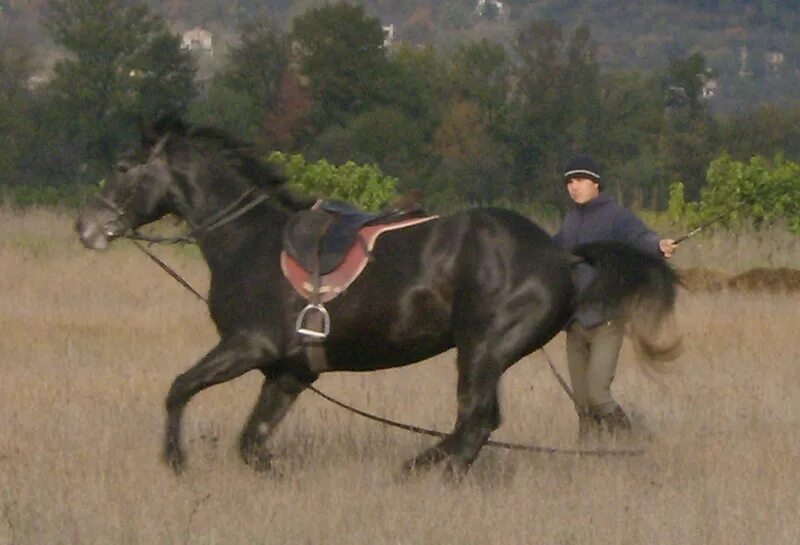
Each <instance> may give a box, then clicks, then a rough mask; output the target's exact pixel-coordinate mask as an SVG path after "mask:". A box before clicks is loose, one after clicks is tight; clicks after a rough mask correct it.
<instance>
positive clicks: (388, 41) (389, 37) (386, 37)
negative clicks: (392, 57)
mask: <svg viewBox="0 0 800 545" xmlns="http://www.w3.org/2000/svg"><path fill="white" fill-rule="evenodd" d="M393 42H394V23H392V24H390V25H383V47H390V46H391V45H392V43H393Z"/></svg>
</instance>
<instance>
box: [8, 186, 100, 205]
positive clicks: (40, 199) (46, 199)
mask: <svg viewBox="0 0 800 545" xmlns="http://www.w3.org/2000/svg"><path fill="white" fill-rule="evenodd" d="M96 192H97V186H93V185H54V186H44V185H42V186H6V187H3V188H2V193H0V195H2V201H3V203H4V204H5V205H6V206H11V207H12V208H30V207H34V206H50V207H65V208H80V207H81V206H83V205H84V204H86V203H87V202H88V200H89V199H90V198H91V197H92V195H94V194H95V193H96Z"/></svg>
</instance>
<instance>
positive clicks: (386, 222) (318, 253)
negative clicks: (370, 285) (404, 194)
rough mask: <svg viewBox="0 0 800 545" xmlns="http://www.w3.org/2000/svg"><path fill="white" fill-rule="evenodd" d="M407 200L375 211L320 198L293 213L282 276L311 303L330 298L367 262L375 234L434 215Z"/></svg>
mask: <svg viewBox="0 0 800 545" xmlns="http://www.w3.org/2000/svg"><path fill="white" fill-rule="evenodd" d="M408 201H409V199H405V200H404V201H400V202H398V203H397V205H396V206H392V207H391V208H388V209H385V210H383V211H381V212H378V213H373V212H365V211H363V210H360V209H358V208H356V207H355V206H353V205H351V204H349V203H346V202H342V201H320V202H318V203H317V204H315V205H314V206H313V207H312V208H311V209H310V210H304V211H301V212H298V213H296V214H294V215H293V216H292V217H291V218H290V220H289V222H288V223H287V224H286V227H285V228H284V232H283V251H282V252H281V257H280V259H281V270H282V271H283V274H284V276H285V277H286V279H287V280H288V281H289V283H291V285H292V286H293V287H294V289H295V290H296V291H297V292H298V293H299V294H300V295H302V296H303V297H304V298H305V299H307V300H309V301H311V302H312V303H315V304H321V303H326V302H328V301H330V300H332V299H334V298H335V297H336V296H338V295H339V294H340V293H342V292H343V291H344V290H345V289H346V288H347V287H348V286H349V285H350V284H352V283H353V281H354V280H355V279H356V278H358V276H359V275H360V274H361V272H362V271H363V270H364V268H365V267H366V266H367V263H368V262H369V260H370V257H371V253H372V248H373V247H374V245H375V241H376V240H377V238H378V236H380V234H381V233H384V232H386V231H392V230H395V229H401V228H403V227H409V226H411V225H416V224H419V223H423V222H426V221H430V220H432V219H434V218H436V217H438V216H427V215H425V214H424V212H423V211H422V210H421V208H420V207H419V204H418V202H417V201H416V200H415V199H414V200H411V201H410V202H408Z"/></svg>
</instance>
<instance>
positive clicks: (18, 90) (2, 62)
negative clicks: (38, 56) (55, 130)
mask: <svg viewBox="0 0 800 545" xmlns="http://www.w3.org/2000/svg"><path fill="white" fill-rule="evenodd" d="M32 74H33V53H32V50H31V47H30V45H28V44H27V43H25V42H24V40H23V39H21V37H19V36H16V35H13V34H12V33H11V32H9V31H8V30H7V29H2V30H0V149H2V153H0V180H3V181H6V180H7V181H8V182H10V183H14V182H16V183H19V182H20V181H21V180H22V179H24V177H25V175H24V173H23V171H22V170H23V169H22V168H21V166H22V163H23V162H24V161H25V157H26V155H28V153H29V146H30V145H31V142H32V140H33V133H34V127H33V125H32V123H31V119H30V110H31V106H32V100H33V97H32V93H31V92H30V90H29V89H28V87H27V83H28V79H29V78H30V77H31V75H32Z"/></svg>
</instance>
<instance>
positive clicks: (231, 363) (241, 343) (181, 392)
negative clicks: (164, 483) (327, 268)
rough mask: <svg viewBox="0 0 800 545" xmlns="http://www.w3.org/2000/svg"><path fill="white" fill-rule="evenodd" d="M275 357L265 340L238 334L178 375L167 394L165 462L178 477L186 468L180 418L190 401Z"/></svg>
mask: <svg viewBox="0 0 800 545" xmlns="http://www.w3.org/2000/svg"><path fill="white" fill-rule="evenodd" d="M274 357H275V348H274V346H272V345H270V343H266V342H265V339H264V337H263V336H255V335H247V334H244V333H242V334H237V335H233V336H231V337H227V338H224V339H222V340H221V341H220V342H219V344H217V346H215V347H214V348H213V349H211V351H210V352H209V353H208V354H206V355H205V356H204V357H203V358H202V359H201V360H200V361H199V362H197V363H196V364H195V365H194V367H192V368H191V369H189V370H188V371H186V372H185V373H182V374H180V375H178V377H177V378H175V380H174V381H173V383H172V387H171V388H170V389H169V394H167V401H166V408H167V428H166V436H165V439H164V461H165V462H166V463H167V464H168V465H169V466H170V467H172V469H173V470H175V472H176V473H179V472H180V471H181V470H182V469H183V467H184V464H185V458H184V454H183V451H182V449H181V417H182V415H183V409H184V407H186V404H187V403H188V402H189V400H190V399H191V398H192V397H193V396H194V395H195V394H197V393H198V392H200V391H201V390H204V389H206V388H208V387H209V386H213V385H215V384H220V383H223V382H227V381H229V380H232V379H234V378H236V377H239V376H241V375H243V374H244V373H246V372H248V371H250V370H252V369H254V368H256V367H259V366H261V365H262V364H263V363H264V362H265V361H268V360H269V359H272V358H274Z"/></svg>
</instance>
